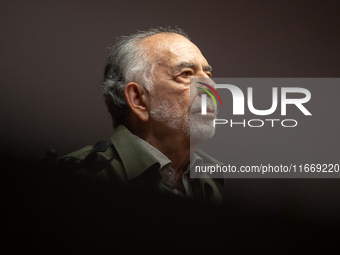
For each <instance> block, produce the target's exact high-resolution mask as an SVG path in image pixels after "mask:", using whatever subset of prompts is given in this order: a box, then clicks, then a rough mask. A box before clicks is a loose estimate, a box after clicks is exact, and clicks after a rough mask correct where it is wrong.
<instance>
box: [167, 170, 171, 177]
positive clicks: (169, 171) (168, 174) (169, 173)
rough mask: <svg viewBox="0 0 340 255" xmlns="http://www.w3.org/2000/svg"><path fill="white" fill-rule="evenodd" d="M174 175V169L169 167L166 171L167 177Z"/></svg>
mask: <svg viewBox="0 0 340 255" xmlns="http://www.w3.org/2000/svg"><path fill="white" fill-rule="evenodd" d="M171 176H172V171H171V169H168V170H167V171H166V177H167V178H170V177H171Z"/></svg>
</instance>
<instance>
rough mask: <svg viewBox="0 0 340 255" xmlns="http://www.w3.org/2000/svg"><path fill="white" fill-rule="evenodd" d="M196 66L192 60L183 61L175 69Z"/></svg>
mask: <svg viewBox="0 0 340 255" xmlns="http://www.w3.org/2000/svg"><path fill="white" fill-rule="evenodd" d="M194 67H195V64H194V63H192V62H181V63H180V64H178V65H177V66H176V67H175V69H174V71H175V72H177V71H179V70H181V69H183V68H194Z"/></svg>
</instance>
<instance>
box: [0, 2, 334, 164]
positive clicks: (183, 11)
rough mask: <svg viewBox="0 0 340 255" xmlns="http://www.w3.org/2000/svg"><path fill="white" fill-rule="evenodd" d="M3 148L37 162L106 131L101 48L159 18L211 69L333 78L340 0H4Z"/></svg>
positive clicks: (0, 63)
mask: <svg viewBox="0 0 340 255" xmlns="http://www.w3.org/2000/svg"><path fill="white" fill-rule="evenodd" d="M0 19H1V23H0V31H1V41H0V56H1V60H0V70H1V76H0V84H1V93H0V102H1V110H0V111H1V112H0V119H1V152H2V154H3V155H4V154H6V155H7V156H14V157H15V158H17V159H18V158H20V159H28V160H40V159H41V158H42V157H43V156H44V153H45V150H46V149H47V148H55V149H57V150H58V152H59V155H60V156H61V155H63V154H65V153H68V152H70V151H73V150H76V149H78V148H80V147H82V146H84V145H87V144H93V143H95V142H96V141H98V140H106V139H107V138H108V137H109V136H110V135H111V133H112V128H111V120H110V117H109V115H108V114H107V111H106V108H105V106H104V103H103V101H102V100H101V93H100V91H101V89H100V84H101V79H102V73H103V68H104V65H105V61H106V57H107V55H108V50H107V48H108V47H110V46H112V45H113V44H114V42H115V38H116V37H118V36H121V35H126V34H129V33H133V32H135V31H136V30H143V29H147V28H150V27H156V26H169V25H170V26H175V25H178V26H179V27H181V28H183V29H184V30H186V31H187V32H188V34H189V36H190V37H191V38H192V40H193V41H194V43H195V44H197V45H198V47H199V48H200V49H201V51H202V53H203V54H204V56H205V57H206V58H207V60H208V61H209V63H210V64H211V65H212V66H213V69H214V71H213V74H214V76H215V77H338V76H339V73H340V51H339V45H340V37H339V25H340V19H339V3H337V1H330V2H323V1H313V2H306V1H285V2H283V3H275V4H274V3H273V1H261V3H258V2H256V3H255V2H254V1H236V2H234V3H230V2H225V1H167V2H159V1H146V2H144V1H135V0H134V1H124V2H123V1H40V0H35V1H20V0H19V1H2V3H1V8H0Z"/></svg>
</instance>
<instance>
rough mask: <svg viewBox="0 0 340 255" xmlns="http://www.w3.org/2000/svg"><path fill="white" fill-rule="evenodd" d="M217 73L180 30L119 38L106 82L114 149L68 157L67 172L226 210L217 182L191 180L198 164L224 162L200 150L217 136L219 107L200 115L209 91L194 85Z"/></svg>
mask: <svg viewBox="0 0 340 255" xmlns="http://www.w3.org/2000/svg"><path fill="white" fill-rule="evenodd" d="M211 70H212V69H211V66H210V65H209V64H208V62H207V60H206V59H205V58H204V57H203V55H202V53H201V52H200V50H199V49H198V48H197V47H196V45H194V44H193V43H192V42H191V41H190V40H189V38H188V36H187V35H186V33H185V32H184V31H183V30H181V29H177V28H176V29H171V28H166V29H165V28H157V29H150V30H147V31H139V32H138V33H135V34H132V35H130V36H126V37H122V38H120V39H119V41H118V42H117V43H116V45H115V46H114V47H113V48H112V50H111V54H110V56H109V58H108V61H107V65H106V68H105V74H104V82H103V94H104V98H105V102H106V104H107V107H108V110H109V112H110V114H111V116H112V119H113V125H114V129H115V131H114V134H113V135H112V137H111V139H110V142H108V143H103V142H101V143H98V144H97V145H96V146H87V147H85V148H83V149H81V150H79V151H76V152H74V153H71V154H68V155H66V156H64V157H63V158H62V159H61V160H60V163H61V165H64V166H68V165H72V166H73V168H76V170H75V171H76V172H79V173H80V172H82V173H85V174H87V175H88V176H91V177H93V178H96V179H98V180H103V181H105V182H112V183H124V184H126V185H128V186H134V187H141V188H148V187H149V188H151V187H153V188H156V189H158V190H160V191H162V192H164V193H172V194H175V195H177V196H181V197H188V198H199V199H203V200H209V201H212V202H213V203H221V200H222V197H221V195H220V193H219V191H218V188H217V186H216V184H215V183H214V181H213V180H212V179H210V178H202V179H192V178H191V179H190V168H192V167H194V166H195V165H198V164H209V163H210V164H211V163H214V164H216V163H219V162H217V161H215V160H214V159H212V158H211V157H210V156H208V155H207V154H205V153H203V152H200V151H198V150H197V148H198V146H199V145H200V144H201V143H202V142H203V141H204V140H206V139H208V138H210V137H212V136H213V134H214V131H215V130H214V127H213V119H214V118H215V115H216V107H215V105H214V104H211V103H209V102H210V101H208V114H206V115H201V95H202V92H201V90H198V89H196V88H195V87H193V86H192V84H191V79H192V78H204V79H207V82H209V79H210V77H211ZM190 88H191V89H190ZM195 152H196V153H195ZM74 166H75V167H74Z"/></svg>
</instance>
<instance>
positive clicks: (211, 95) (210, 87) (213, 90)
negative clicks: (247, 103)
mask: <svg viewBox="0 0 340 255" xmlns="http://www.w3.org/2000/svg"><path fill="white" fill-rule="evenodd" d="M197 83H199V84H202V85H204V86H206V87H207V88H208V89H210V90H211V91H212V92H214V94H215V95H216V96H217V98H218V100H219V101H220V103H221V105H222V101H221V98H220V95H219V94H218V93H217V91H216V90H215V89H214V88H213V87H212V86H210V85H208V84H205V83H203V82H197ZM196 88H198V89H201V90H203V91H204V92H206V93H207V94H208V95H209V96H210V97H211V98H212V100H214V103H215V105H216V106H217V103H216V99H215V97H214V95H213V94H211V93H210V92H209V91H208V90H207V89H204V88H201V87H196Z"/></svg>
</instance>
